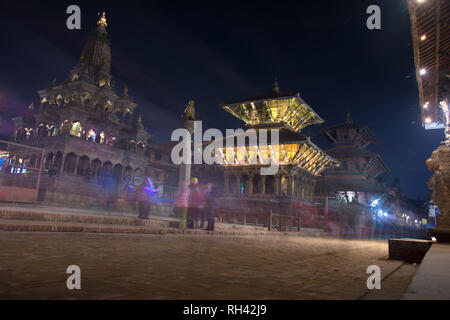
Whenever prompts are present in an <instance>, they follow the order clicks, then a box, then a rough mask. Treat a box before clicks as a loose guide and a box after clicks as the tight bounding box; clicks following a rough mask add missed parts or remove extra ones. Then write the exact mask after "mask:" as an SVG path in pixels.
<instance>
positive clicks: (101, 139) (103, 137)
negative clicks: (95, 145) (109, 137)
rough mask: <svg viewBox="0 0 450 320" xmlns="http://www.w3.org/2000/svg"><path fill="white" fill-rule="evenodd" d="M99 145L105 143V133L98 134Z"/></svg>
mask: <svg viewBox="0 0 450 320" xmlns="http://www.w3.org/2000/svg"><path fill="white" fill-rule="evenodd" d="M100 143H105V133H104V132H103V131H102V132H100Z"/></svg>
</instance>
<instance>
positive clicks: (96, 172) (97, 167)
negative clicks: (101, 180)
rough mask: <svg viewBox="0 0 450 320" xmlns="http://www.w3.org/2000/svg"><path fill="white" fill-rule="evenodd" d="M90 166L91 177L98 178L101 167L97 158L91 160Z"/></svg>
mask: <svg viewBox="0 0 450 320" xmlns="http://www.w3.org/2000/svg"><path fill="white" fill-rule="evenodd" d="M91 168H92V170H91V171H92V177H93V178H98V177H99V176H100V173H101V168H102V162H101V161H100V160H99V159H94V160H93V161H92V164H91Z"/></svg>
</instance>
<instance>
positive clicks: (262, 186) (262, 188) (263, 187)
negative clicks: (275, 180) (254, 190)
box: [261, 176, 266, 194]
mask: <svg viewBox="0 0 450 320" xmlns="http://www.w3.org/2000/svg"><path fill="white" fill-rule="evenodd" d="M261 194H266V176H261Z"/></svg>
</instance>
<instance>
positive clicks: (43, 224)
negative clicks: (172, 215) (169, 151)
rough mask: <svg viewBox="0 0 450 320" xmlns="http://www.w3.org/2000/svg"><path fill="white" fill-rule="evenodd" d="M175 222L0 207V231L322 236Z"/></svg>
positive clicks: (252, 227)
mask: <svg viewBox="0 0 450 320" xmlns="http://www.w3.org/2000/svg"><path fill="white" fill-rule="evenodd" d="M177 226H178V222H177V221H174V220H168V219H164V218H161V220H158V219H155V218H154V219H149V220H142V219H137V218H131V217H120V216H105V215H89V214H81V213H80V214H76V213H55V212H45V211H33V210H20V209H0V231H10V232H11V231H19V232H87V233H128V234H195V235H219V236H220V235H222V236H248V235H252V236H255V235H258V236H323V233H320V234H317V235H316V234H314V232H308V231H307V230H305V232H304V233H298V232H286V231H284V232H279V231H268V230H267V229H265V228H264V227H262V226H251V225H235V224H227V223H216V228H215V231H213V232H211V231H206V230H201V229H195V230H193V229H180V228H178V227H177Z"/></svg>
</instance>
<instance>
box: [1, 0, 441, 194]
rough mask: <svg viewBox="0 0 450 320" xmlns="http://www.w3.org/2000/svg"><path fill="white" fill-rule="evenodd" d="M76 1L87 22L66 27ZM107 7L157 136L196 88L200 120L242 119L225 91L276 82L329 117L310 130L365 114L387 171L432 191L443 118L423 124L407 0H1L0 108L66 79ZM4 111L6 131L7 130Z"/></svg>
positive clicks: (165, 135)
mask: <svg viewBox="0 0 450 320" xmlns="http://www.w3.org/2000/svg"><path fill="white" fill-rule="evenodd" d="M71 4H77V5H79V6H80V7H81V12H82V30H68V29H67V28H66V19H67V17H68V15H67V14H66V8H67V7H68V6H69V5H71ZM372 4H376V5H379V6H380V8H381V15H382V22H381V27H382V29H381V30H376V31H370V30H368V29H367V27H366V19H367V17H368V15H367V14H366V9H367V7H368V6H369V5H372ZM100 11H106V13H107V18H108V28H107V30H108V33H109V35H110V37H111V39H112V42H111V44H112V74H113V77H114V79H115V83H116V85H115V89H116V90H117V91H118V92H119V93H121V92H122V91H123V87H124V85H125V83H127V84H128V87H129V94H130V95H131V96H133V97H134V98H135V100H136V102H137V103H138V104H139V106H140V107H139V108H138V109H136V115H137V114H142V115H143V117H144V124H145V125H146V127H147V128H148V129H149V131H150V133H152V134H153V135H154V136H155V139H156V141H158V142H165V141H168V140H169V139H170V134H171V132H172V130H174V129H175V128H177V127H179V126H180V123H181V119H180V115H181V113H182V111H183V110H184V108H185V105H186V104H187V102H188V100H190V99H193V100H195V101H196V109H197V115H198V117H199V118H200V119H201V120H203V126H204V128H208V127H215V128H219V129H221V130H225V128H238V127H242V125H243V123H242V122H240V120H238V119H236V118H234V117H233V116H231V115H229V114H228V113H227V112H225V111H223V110H222V109H221V108H220V106H219V103H221V102H224V101H229V100H235V99H238V98H243V97H247V96H253V95H257V94H260V93H266V92H268V91H270V90H271V85H272V82H273V79H274V77H278V79H279V83H280V87H281V91H287V92H291V91H294V92H299V93H300V95H301V97H302V98H303V99H304V100H306V101H307V102H308V103H309V104H310V105H311V106H312V107H313V108H314V109H315V111H316V112H317V113H318V114H319V115H320V116H321V117H322V118H324V119H325V120H326V122H325V123H324V124H323V125H320V126H318V125H316V126H311V127H309V128H308V129H306V130H305V132H306V133H307V134H308V135H310V136H311V138H312V140H313V141H314V142H315V143H316V144H317V145H319V146H320V147H322V148H324V149H327V148H329V147H331V146H330V144H329V143H328V142H327V141H326V140H325V138H324V137H322V136H321V133H320V130H321V129H322V128H324V127H326V126H330V125H335V124H338V123H342V122H344V121H345V118H346V113H347V112H348V111H350V112H351V113H352V116H353V119H354V121H355V122H356V123H359V124H365V125H368V126H369V127H370V128H371V129H372V131H373V133H374V134H375V136H376V138H377V140H378V144H377V145H373V146H371V147H369V148H370V150H372V151H376V152H379V153H380V154H381V156H382V157H383V159H384V160H385V162H386V164H387V166H388V167H389V168H390V170H391V172H390V173H389V174H386V175H384V176H383V178H384V180H385V181H386V182H389V183H392V181H393V179H394V177H399V178H400V188H401V190H402V191H403V192H404V193H405V194H406V195H408V196H410V197H412V198H416V197H420V198H422V199H426V198H427V196H428V188H427V186H426V182H427V180H428V178H429V177H430V176H431V172H429V171H428V170H427V169H426V167H425V160H426V159H427V158H428V157H429V156H430V155H431V152H432V151H433V150H434V149H435V148H436V147H437V146H438V145H439V143H440V141H441V140H443V136H444V135H443V130H431V131H426V130H424V129H423V128H422V127H421V119H420V110H419V106H418V104H419V101H418V90H417V83H416V80H415V71H414V60H413V49H412V40H411V31H410V21H409V15H408V10H407V5H406V0H402V1H392V0H384V1H376V0H369V1H366V0H354V1H349V0H347V1H301V0H297V1H289V2H288V1H286V2H284V1H270V2H264V1H251V2H243V1H238V2H233V1H208V2H206V1H205V2H198V3H197V2H193V1H185V0H184V1H158V2H151V1H142V2H137V1H131V0H130V1H51V2H50V1H48V2H44V1H19V0H17V1H3V0H0V40H1V52H0V108H2V109H3V110H4V112H5V115H4V117H6V118H8V117H13V116H17V115H19V114H21V113H22V112H24V110H26V108H27V106H28V105H29V104H30V103H31V102H32V101H34V102H35V105H37V104H38V99H39V97H38V94H37V93H36V91H37V90H40V89H43V88H45V87H46V86H48V85H50V84H51V83H52V80H53V78H55V77H56V79H57V81H62V80H64V79H65V78H66V77H67V75H68V71H69V69H70V68H72V67H73V66H74V65H75V64H76V62H77V60H78V58H79V56H80V53H81V50H82V48H83V46H84V44H85V42H86V40H87V37H88V35H89V33H90V32H91V30H92V29H93V28H94V27H95V23H96V21H97V20H98V16H97V13H98V12H100ZM11 128H12V123H11V122H9V121H5V122H4V123H3V125H2V127H1V128H0V134H1V136H3V137H5V136H7V135H8V134H12V133H11Z"/></svg>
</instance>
